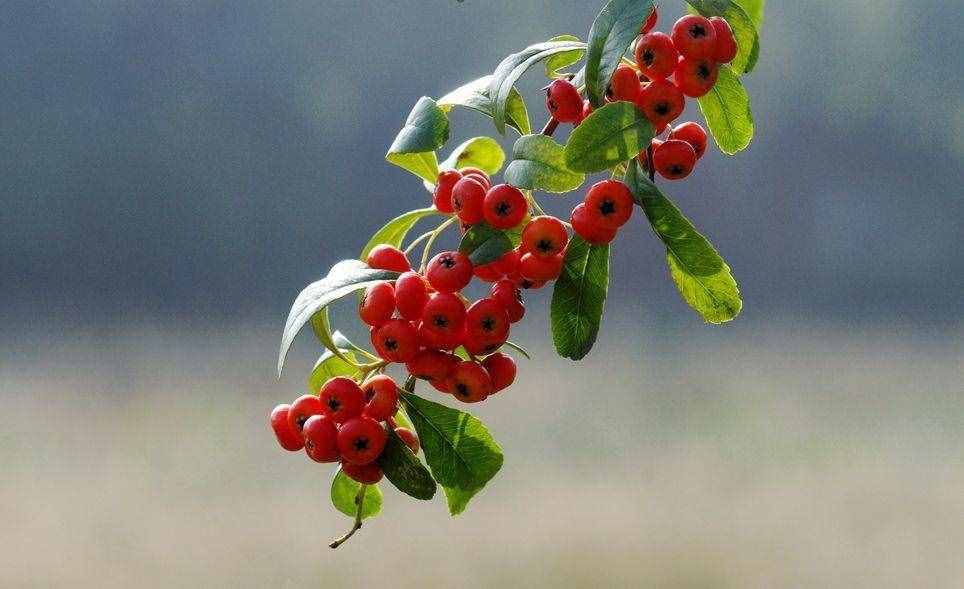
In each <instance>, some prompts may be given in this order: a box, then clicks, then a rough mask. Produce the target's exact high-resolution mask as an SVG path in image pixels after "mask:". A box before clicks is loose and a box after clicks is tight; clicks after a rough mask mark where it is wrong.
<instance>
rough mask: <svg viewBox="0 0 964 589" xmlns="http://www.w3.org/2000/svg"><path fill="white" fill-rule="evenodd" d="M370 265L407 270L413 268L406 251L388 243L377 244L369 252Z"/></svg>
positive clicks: (379, 267) (396, 270) (399, 270)
mask: <svg viewBox="0 0 964 589" xmlns="http://www.w3.org/2000/svg"><path fill="white" fill-rule="evenodd" d="M367 262H368V265H369V266H370V267H372V268H377V269H379V270H392V271H393V272H407V271H409V270H411V269H412V266H411V264H409V263H408V258H407V257H406V256H405V252H403V251H402V250H400V249H398V248H397V247H394V246H390V245H388V244H384V243H383V244H381V245H376V246H375V247H374V248H372V251H370V252H368V258H367Z"/></svg>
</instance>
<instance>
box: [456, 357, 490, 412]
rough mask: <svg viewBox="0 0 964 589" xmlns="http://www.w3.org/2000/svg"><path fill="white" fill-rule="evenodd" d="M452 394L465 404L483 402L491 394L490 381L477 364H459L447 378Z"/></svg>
mask: <svg viewBox="0 0 964 589" xmlns="http://www.w3.org/2000/svg"><path fill="white" fill-rule="evenodd" d="M449 386H450V387H451V390H452V394H453V395H454V396H455V397H456V398H457V399H459V400H460V401H463V402H465V403H478V402H479V401H484V400H485V399H486V397H488V396H489V395H490V394H492V379H491V377H489V373H488V372H487V371H486V370H485V368H482V365H481V364H479V363H478V362H471V361H468V360H466V361H464V362H459V364H458V366H456V367H455V369H454V370H453V371H452V374H451V376H450V377H449Z"/></svg>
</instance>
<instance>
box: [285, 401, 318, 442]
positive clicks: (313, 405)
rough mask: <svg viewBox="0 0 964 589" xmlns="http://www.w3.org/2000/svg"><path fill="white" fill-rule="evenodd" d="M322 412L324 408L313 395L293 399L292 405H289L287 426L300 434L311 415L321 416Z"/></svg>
mask: <svg viewBox="0 0 964 589" xmlns="http://www.w3.org/2000/svg"><path fill="white" fill-rule="evenodd" d="M324 412H325V407H324V405H322V403H321V400H320V399H319V398H318V397H316V396H315V395H301V396H300V397H298V398H297V399H295V401H294V403H292V404H291V409H289V410H288V425H290V426H291V429H293V430H295V431H296V432H298V433H299V434H300V433H301V428H302V427H304V425H305V422H306V421H308V418H309V417H311V416H312V415H322V414H323V413H324Z"/></svg>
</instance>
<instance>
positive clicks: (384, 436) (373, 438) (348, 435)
mask: <svg viewBox="0 0 964 589" xmlns="http://www.w3.org/2000/svg"><path fill="white" fill-rule="evenodd" d="M386 441H388V433H387V432H386V431H385V428H384V427H382V424H381V423H379V422H377V421H375V420H374V419H372V418H371V417H366V416H364V415H363V416H361V417H356V418H355V419H351V420H349V421H346V422H345V423H344V424H342V426H341V429H339V430H338V452H340V453H341V458H342V461H343V462H349V463H351V464H359V465H360V464H369V463H371V462H374V461H375V459H376V458H378V457H379V456H380V455H381V453H382V450H384V449H385V442H386Z"/></svg>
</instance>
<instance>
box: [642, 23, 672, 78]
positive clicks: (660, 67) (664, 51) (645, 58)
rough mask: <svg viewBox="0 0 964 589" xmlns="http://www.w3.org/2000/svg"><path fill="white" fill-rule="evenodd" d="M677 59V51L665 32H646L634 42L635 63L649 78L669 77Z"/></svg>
mask: <svg viewBox="0 0 964 589" xmlns="http://www.w3.org/2000/svg"><path fill="white" fill-rule="evenodd" d="M678 60H679V53H678V52H677V51H676V47H675V46H674V45H673V40H672V39H670V37H669V35H667V34H666V33H659V32H656V33H648V34H646V35H643V36H642V37H640V38H639V41H638V42H637V43H636V65H638V66H639V71H640V72H641V73H642V74H643V75H644V76H646V77H647V78H649V79H650V80H659V79H663V78H667V77H669V75H670V74H672V73H673V70H674V69H676V62H677V61H678Z"/></svg>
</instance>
